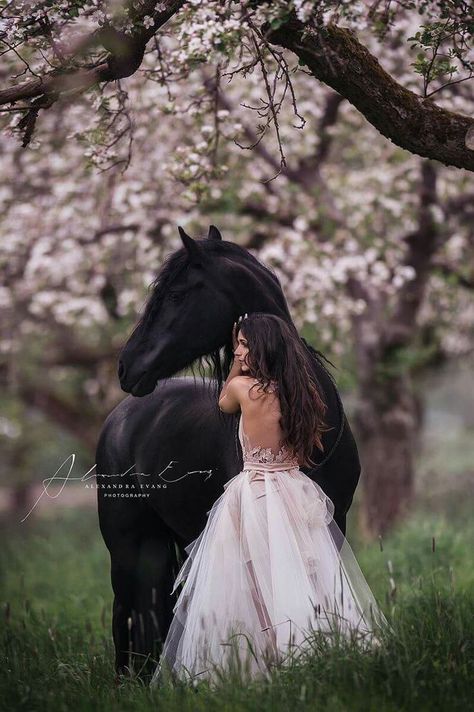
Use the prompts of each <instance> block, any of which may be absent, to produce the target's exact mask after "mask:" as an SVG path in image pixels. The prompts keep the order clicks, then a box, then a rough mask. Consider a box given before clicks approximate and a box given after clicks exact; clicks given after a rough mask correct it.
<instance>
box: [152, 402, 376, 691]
mask: <svg viewBox="0 0 474 712" xmlns="http://www.w3.org/2000/svg"><path fill="white" fill-rule="evenodd" d="M239 439H240V443H241V446H242V451H243V458H244V463H243V469H242V471H241V472H239V473H238V474H237V475H235V476H234V477H233V478H232V479H230V480H229V481H228V482H227V483H226V484H225V485H224V492H223V493H222V494H221V495H220V497H219V498H218V499H217V500H216V501H215V503H214V504H213V506H212V507H211V509H210V510H209V512H208V513H207V514H208V519H207V523H206V526H205V528H204V530H203V531H202V533H201V534H200V535H199V536H198V538H197V539H195V540H194V541H193V542H191V544H189V546H187V547H186V551H187V553H188V554H189V556H188V558H187V559H186V561H185V562H184V564H183V566H182V567H181V570H180V571H179V573H178V575H177V577H176V579H175V583H174V587H173V591H172V593H173V592H174V591H175V590H176V588H177V587H178V585H179V584H181V583H182V582H184V585H183V588H182V590H181V592H180V595H179V597H178V600H177V602H176V604H175V607H174V609H173V611H174V618H173V620H172V623H171V626H170V628H169V631H168V635H167V637H166V640H165V641H164V644H163V649H162V652H161V655H160V659H159V661H158V665H157V668H156V670H155V673H154V675H153V678H152V681H151V684H152V685H154V684H157V683H158V682H159V681H161V680H162V679H164V678H165V677H166V676H168V675H171V679H176V678H177V677H178V678H180V679H182V680H187V681H192V682H193V683H194V682H195V681H199V680H202V679H206V678H207V679H209V680H210V681H211V682H217V681H218V680H219V679H220V674H221V672H222V671H223V670H229V669H233V670H236V669H238V670H240V674H244V675H247V676H249V677H258V676H261V675H263V676H267V675H268V673H269V671H270V670H271V669H272V667H273V666H274V665H275V664H276V665H285V664H286V663H287V662H288V661H290V660H291V659H294V658H295V657H296V656H298V655H299V654H300V653H301V652H304V651H305V650H306V651H308V649H309V648H310V642H309V641H310V639H311V634H312V632H313V631H315V630H316V631H322V632H323V633H325V634H327V635H329V636H337V635H341V634H342V635H347V636H353V637H354V635H355V636H356V638H357V639H360V641H361V642H362V643H363V644H366V643H368V644H369V645H370V644H374V643H375V644H377V643H378V640H377V630H378V629H379V627H380V626H382V625H383V624H384V623H385V619H384V616H383V614H382V613H381V611H380V609H379V608H378V606H377V603H376V601H375V599H374V597H373V595H372V593H371V591H370V588H369V587H368V585H367V583H366V581H365V578H364V576H363V574H362V572H361V570H360V568H359V566H358V564H357V562H356V559H355V557H354V555H353V553H352V550H351V548H350V546H349V544H348V543H347V541H346V539H345V538H344V537H343V535H342V533H341V531H340V530H339V528H338V527H337V525H336V523H335V522H334V520H333V512H334V507H333V504H332V502H331V500H330V499H329V498H328V497H327V496H326V495H325V494H324V492H323V490H322V489H321V488H320V487H319V485H317V484H316V483H315V482H313V481H312V480H311V479H310V478H309V477H308V476H307V475H305V474H304V473H303V472H302V471H301V470H300V469H299V467H298V461H297V460H296V459H295V458H294V457H293V456H292V455H291V453H290V451H289V450H288V449H287V447H286V446H284V445H283V446H282V447H281V448H280V450H279V451H278V452H274V451H273V450H272V449H271V448H265V447H261V446H260V445H259V444H258V443H251V442H250V439H249V438H248V436H247V434H246V432H245V430H244V427H243V419H242V415H241V416H240V422H239ZM313 637H314V634H313Z"/></svg>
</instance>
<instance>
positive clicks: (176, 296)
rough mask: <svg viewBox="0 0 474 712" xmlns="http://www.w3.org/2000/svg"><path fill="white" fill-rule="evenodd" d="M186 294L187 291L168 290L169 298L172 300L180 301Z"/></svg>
mask: <svg viewBox="0 0 474 712" xmlns="http://www.w3.org/2000/svg"><path fill="white" fill-rule="evenodd" d="M185 296H186V292H168V299H170V300H171V301H172V302H180V301H181V300H182V299H184V297H185Z"/></svg>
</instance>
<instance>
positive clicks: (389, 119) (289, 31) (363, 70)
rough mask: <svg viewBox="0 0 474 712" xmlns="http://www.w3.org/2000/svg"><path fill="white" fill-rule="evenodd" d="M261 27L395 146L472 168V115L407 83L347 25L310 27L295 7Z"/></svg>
mask: <svg viewBox="0 0 474 712" xmlns="http://www.w3.org/2000/svg"><path fill="white" fill-rule="evenodd" d="M262 31H263V33H264V34H265V37H266V39H267V40H269V41H270V42H272V43H274V44H277V45H279V46H282V47H285V48H287V49H289V50H291V51H292V52H294V53H295V54H296V55H297V56H298V57H299V59H300V63H301V64H305V65H306V66H307V67H308V68H309V70H310V72H311V74H312V75H313V76H314V77H315V78H316V79H319V80H320V81H321V82H324V83H325V84H327V85H328V86H330V87H332V88H333V89H335V90H336V91H337V92H339V93H340V94H341V95H342V96H344V97H345V98H346V99H347V100H348V101H350V102H351V104H353V105H354V106H355V107H356V108H357V109H358V110H359V111H360V112H361V113H362V114H363V115H364V116H365V118H366V119H367V120H368V121H369V122H370V123H371V124H372V125H373V126H374V127H375V128H376V129H377V130H378V131H380V133H381V134H383V135H384V136H385V137H386V138H389V139H390V140H391V141H393V143H395V144H396V145H397V146H400V147H401V148H404V149H406V150H408V151H411V153H415V154H418V155H420V156H423V157H426V158H430V159H433V160H437V161H440V162H441V163H444V164H445V165H448V166H456V167H457V168H466V169H467V170H470V171H473V170H474V120H473V119H472V118H470V117H468V116H464V115H462V114H456V113H453V112H451V111H447V110H446V109H442V108H441V107H439V106H437V105H436V104H435V103H434V102H433V101H432V100H430V99H423V98H422V97H420V96H418V95H416V94H415V93H414V92H412V91H410V90H409V89H406V88H405V87H403V86H402V85H401V84H399V83H398V82H397V81H395V79H393V77H391V76H390V74H388V73H387V72H386V71H385V70H384V69H382V67H381V66H380V64H379V62H378V60H377V59H376V58H375V57H374V56H373V55H372V54H370V52H369V51H368V50H367V48H366V47H364V45H362V44H361V43H360V42H359V41H358V40H357V38H356V37H355V35H354V34H353V33H352V32H351V31H350V30H349V29H346V28H342V27H338V26H336V25H332V24H328V25H325V26H317V27H316V26H314V27H311V26H309V25H305V24H303V23H302V22H300V21H299V20H298V19H297V17H296V15H295V13H294V12H293V13H292V14H291V15H290V16H289V18H288V20H287V21H285V22H284V23H283V24H282V25H281V26H280V27H279V28H278V29H272V28H271V27H270V25H269V24H264V26H263V27H262Z"/></svg>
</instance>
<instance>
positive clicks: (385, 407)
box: [354, 373, 421, 538]
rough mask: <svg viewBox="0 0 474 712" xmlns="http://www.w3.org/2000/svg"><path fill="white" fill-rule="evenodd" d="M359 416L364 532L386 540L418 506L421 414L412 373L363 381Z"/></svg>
mask: <svg viewBox="0 0 474 712" xmlns="http://www.w3.org/2000/svg"><path fill="white" fill-rule="evenodd" d="M358 400H359V402H358V406H357V408H356V411H355V418H354V419H355V425H356V428H357V431H358V436H359V443H360V450H361V460H362V480H361V481H362V488H363V500H362V508H361V525H362V531H363V533H364V534H365V536H366V537H367V538H369V537H370V538H373V537H376V536H383V535H384V534H385V533H386V532H387V531H388V530H389V529H390V528H391V527H392V526H393V525H394V523H395V522H396V521H397V520H398V519H400V518H401V517H403V516H404V514H405V513H406V511H407V509H408V507H409V506H410V504H411V502H412V501H413V490H414V463H413V457H414V453H415V451H416V446H417V444H418V441H419V437H418V436H419V429H420V422H421V418H420V409H419V403H418V401H417V398H416V396H415V394H414V392H413V387H412V383H411V378H410V375H409V374H408V373H403V374H397V376H395V377H393V376H392V377H390V378H389V379H383V380H381V379H380V378H376V377H372V378H370V379H367V380H365V379H364V380H363V381H362V382H361V386H360V390H359V399H358Z"/></svg>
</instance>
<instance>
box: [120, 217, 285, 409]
mask: <svg viewBox="0 0 474 712" xmlns="http://www.w3.org/2000/svg"><path fill="white" fill-rule="evenodd" d="M178 230H179V235H180V238H181V241H182V243H183V246H182V247H180V248H179V249H177V250H176V251H175V252H172V253H171V254H170V255H168V256H167V257H166V259H165V261H164V263H163V265H162V267H161V269H160V271H159V273H158V275H157V277H156V279H155V280H154V281H153V282H152V284H151V285H150V287H151V288H152V293H151V295H150V297H149V299H148V300H147V303H146V305H145V308H144V312H143V315H142V316H141V318H140V320H139V322H138V324H137V325H136V327H135V328H134V330H133V332H132V334H131V336H130V337H129V339H128V340H127V342H126V344H125V346H124V347H123V349H122V351H121V354H120V358H119V369H118V376H119V379H120V385H121V387H122V389H123V390H124V391H125V392H126V393H131V394H132V395H134V396H144V395H147V394H148V393H151V392H152V391H153V389H154V388H155V385H156V382H157V380H158V379H162V378H169V377H170V376H173V375H175V374H176V373H178V372H179V371H181V370H183V369H185V368H187V367H189V366H191V365H193V364H194V362H196V361H197V362H198V365H199V370H200V372H201V374H202V375H203V378H204V369H205V368H206V367H207V368H208V369H210V372H211V376H212V377H213V378H214V379H216V381H217V387H216V390H217V391H218V390H220V388H221V387H222V383H223V380H224V379H225V378H226V377H227V375H228V372H229V369H230V364H231V361H232V358H233V348H232V325H233V323H234V322H235V321H236V320H237V319H238V317H239V316H240V315H241V314H244V313H245V312H247V313H251V312H254V311H265V312H268V313H272V314H277V315H278V316H280V317H281V318H283V319H285V320H290V321H291V317H290V314H289V311H288V306H287V303H286V300H285V297H284V294H283V291H282V289H281V285H280V282H279V280H278V278H277V277H276V275H275V274H274V273H273V272H271V271H270V270H269V269H268V267H266V266H265V265H263V264H262V263H261V262H259V260H258V259H257V258H256V257H254V256H253V255H252V254H251V253H250V252H249V251H248V250H246V249H245V248H244V247H241V246H240V245H237V244H235V243H233V242H228V241H226V240H223V239H222V235H221V233H220V232H219V230H218V229H217V228H216V227H215V226H214V225H211V226H210V228H209V232H208V235H207V237H206V238H204V239H197V240H194V239H193V238H191V237H190V236H189V235H188V234H187V233H186V232H185V231H184V230H183V229H182V228H181V227H178ZM222 348H224V352H225V353H224V360H223V362H222V361H221V349H222Z"/></svg>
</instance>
